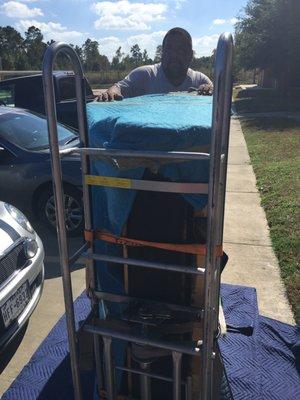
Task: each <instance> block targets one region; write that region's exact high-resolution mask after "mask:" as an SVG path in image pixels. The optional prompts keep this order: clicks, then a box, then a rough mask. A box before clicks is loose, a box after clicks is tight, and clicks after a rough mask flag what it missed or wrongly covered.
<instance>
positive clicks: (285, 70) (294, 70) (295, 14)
mask: <svg viewBox="0 0 300 400" xmlns="http://www.w3.org/2000/svg"><path fill="white" fill-rule="evenodd" d="M299 21H300V1H299V0H249V1H248V3H247V5H246V7H245V10H244V16H243V17H241V18H240V19H239V21H238V22H237V24H236V26H235V68H236V70H237V71H239V70H241V69H245V70H251V69H256V68H257V69H260V70H268V71H269V73H270V74H271V75H272V77H273V78H275V79H276V80H277V82H278V88H279V89H281V90H283V91H285V90H287V88H288V86H294V85H297V86H300V24H299Z"/></svg>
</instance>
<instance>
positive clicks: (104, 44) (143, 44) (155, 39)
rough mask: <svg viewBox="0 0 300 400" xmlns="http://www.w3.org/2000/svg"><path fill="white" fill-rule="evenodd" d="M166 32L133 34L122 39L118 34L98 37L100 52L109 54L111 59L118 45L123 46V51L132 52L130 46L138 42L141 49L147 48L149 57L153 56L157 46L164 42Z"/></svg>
mask: <svg viewBox="0 0 300 400" xmlns="http://www.w3.org/2000/svg"><path fill="white" fill-rule="evenodd" d="M165 34H166V32H165V31H157V32H152V33H149V34H145V33H142V34H140V35H132V36H129V37H128V38H126V39H120V38H118V37H116V36H107V37H104V38H101V39H98V42H99V45H100V46H99V48H100V53H101V54H105V55H107V57H108V58H109V59H110V60H111V59H112V57H113V56H114V54H115V52H116V50H117V49H118V47H120V46H121V47H122V52H124V53H125V54H128V53H129V52H130V48H131V47H132V46H133V45H134V44H136V43H137V44H138V45H139V46H140V48H141V51H143V50H144V49H146V50H147V52H148V54H149V57H151V58H153V57H154V55H155V51H156V47H157V46H158V45H159V44H161V43H162V39H163V37H164V36H165Z"/></svg>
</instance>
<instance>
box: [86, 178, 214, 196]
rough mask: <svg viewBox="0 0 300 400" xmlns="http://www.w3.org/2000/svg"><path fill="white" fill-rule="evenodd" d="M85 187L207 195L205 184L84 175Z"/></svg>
mask: <svg viewBox="0 0 300 400" xmlns="http://www.w3.org/2000/svg"><path fill="white" fill-rule="evenodd" d="M85 183H86V184H87V185H96V186H107V187H113V188H121V189H133V190H146V191H150V192H168V193H197V194H207V193H208V184H207V183H186V182H185V183H184V182H182V183H181V182H163V181H147V180H143V179H126V178H115V177H112V176H100V175H85Z"/></svg>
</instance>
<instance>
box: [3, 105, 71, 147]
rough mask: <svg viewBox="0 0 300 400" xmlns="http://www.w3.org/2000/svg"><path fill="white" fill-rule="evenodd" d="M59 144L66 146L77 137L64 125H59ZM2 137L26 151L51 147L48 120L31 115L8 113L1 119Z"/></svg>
mask: <svg viewBox="0 0 300 400" xmlns="http://www.w3.org/2000/svg"><path fill="white" fill-rule="evenodd" d="M57 133H58V141H59V144H61V145H62V144H64V143H66V142H67V141H70V140H71V139H72V138H74V139H75V138H76V135H75V134H74V133H73V132H72V131H70V130H69V129H67V128H65V127H64V126H62V125H59V124H58V125H57ZM0 135H1V136H2V137H3V138H4V139H5V140H7V141H9V142H11V143H13V144H15V145H17V146H19V147H22V148H24V149H26V150H41V149H46V148H48V147H49V140H48V130H47V121H46V119H44V118H42V117H39V116H37V115H35V114H30V113H27V114H25V113H17V112H16V113H15V112H14V113H7V114H4V115H1V117H0Z"/></svg>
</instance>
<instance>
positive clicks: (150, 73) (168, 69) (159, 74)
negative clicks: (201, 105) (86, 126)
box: [98, 28, 212, 101]
mask: <svg viewBox="0 0 300 400" xmlns="http://www.w3.org/2000/svg"><path fill="white" fill-rule="evenodd" d="M192 58H193V48H192V38H191V36H190V34H189V33H188V32H187V31H186V30H185V29H182V28H173V29H171V30H169V31H168V32H167V33H166V35H165V37H164V39H163V43H162V59H161V63H158V64H154V65H145V66H142V67H138V68H136V69H134V70H133V71H131V72H130V73H129V75H127V76H126V78H124V79H123V80H122V81H120V82H118V83H115V84H114V85H113V86H111V87H110V88H109V89H108V90H107V91H106V92H104V93H102V94H101V95H100V96H99V98H98V101H107V100H108V101H111V100H122V99H123V98H124V97H136V96H142V95H144V94H154V93H169V92H179V91H189V90H198V92H199V94H211V93H212V82H211V80H210V79H209V78H208V77H207V76H206V75H204V74H202V73H201V72H198V71H193V70H192V69H191V68H189V65H190V63H191V61H192Z"/></svg>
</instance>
